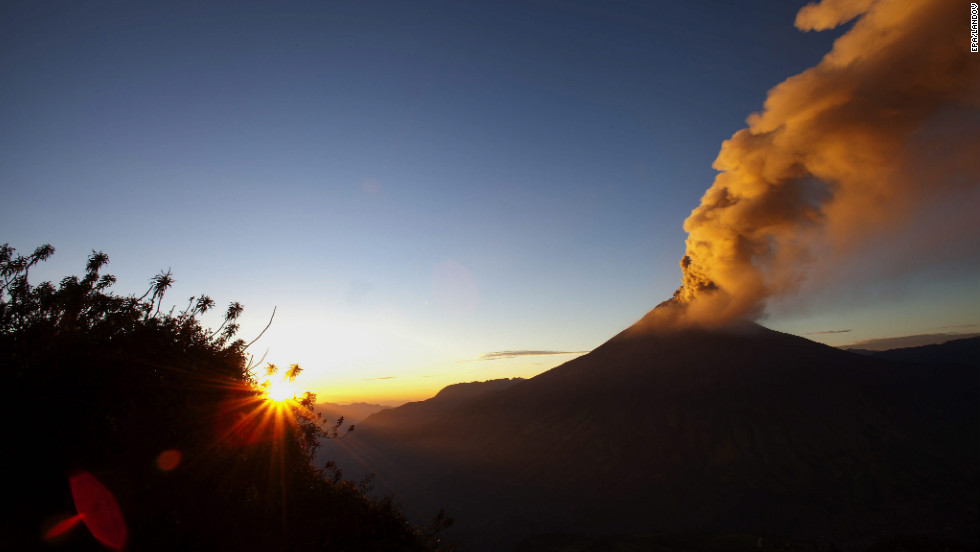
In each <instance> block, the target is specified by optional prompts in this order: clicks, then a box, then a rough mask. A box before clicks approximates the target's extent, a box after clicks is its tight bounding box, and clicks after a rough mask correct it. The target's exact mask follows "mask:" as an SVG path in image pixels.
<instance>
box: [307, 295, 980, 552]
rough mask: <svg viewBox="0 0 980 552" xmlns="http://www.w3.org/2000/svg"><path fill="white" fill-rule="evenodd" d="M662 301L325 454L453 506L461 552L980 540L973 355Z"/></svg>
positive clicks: (415, 500)
mask: <svg viewBox="0 0 980 552" xmlns="http://www.w3.org/2000/svg"><path fill="white" fill-rule="evenodd" d="M655 312H656V310H655V311H651V314H648V315H647V316H646V317H644V319H642V320H640V321H639V322H638V323H637V324H635V325H633V326H632V327H630V328H628V329H626V330H625V331H623V332H621V333H620V334H618V335H616V336H615V337H613V338H612V339H610V340H609V341H607V342H606V343H604V344H603V345H601V346H600V347H598V348H596V349H595V350H593V351H592V352H590V353H588V354H586V355H584V356H581V357H579V358H577V359H574V360H572V361H570V362H567V363H565V364H563V365H561V366H558V367H556V368H553V369H551V370H549V371H547V372H544V373H542V374H540V375H538V376H536V377H534V378H531V379H528V380H503V381H497V382H485V383H482V384H464V385H468V386H470V387H469V388H468V391H467V392H466V393H462V392H460V388H459V386H454V387H456V389H453V388H452V387H451V388H447V389H446V390H444V392H442V393H440V395H437V396H436V397H434V398H433V399H430V400H428V401H423V402H419V403H409V404H407V405H404V406H401V407H398V408H394V409H390V410H385V411H382V412H379V413H377V414H374V415H373V416H371V417H370V418H368V419H367V420H366V421H364V422H363V423H362V424H360V425H358V426H357V431H355V432H354V433H353V434H351V436H350V437H349V438H346V439H343V440H340V441H334V442H331V443H329V446H327V447H325V449H324V452H323V453H324V454H325V455H326V456H328V457H330V458H331V459H334V460H335V461H336V462H337V463H338V464H339V465H340V466H342V467H344V468H345V469H346V470H347V472H346V473H347V474H348V475H355V476H356V475H358V474H360V473H365V472H371V473H374V474H376V478H375V486H376V489H377V490H378V491H379V492H382V493H391V494H394V495H395V497H396V499H398V500H399V501H400V502H401V503H402V504H403V505H404V506H405V508H406V510H407V511H408V512H409V513H410V514H411V513H416V514H417V515H419V516H420V517H423V516H426V515H431V514H433V513H434V512H436V511H437V510H438V509H439V508H441V507H444V508H445V509H446V510H447V512H448V513H449V514H450V515H451V516H453V517H455V518H456V520H457V522H456V524H455V526H454V527H453V528H452V530H451V531H450V532H449V537H450V538H452V539H455V540H458V541H459V542H461V543H462V544H463V545H464V549H466V550H506V549H512V548H513V547H514V546H516V545H517V544H518V543H519V542H520V541H521V540H522V539H525V538H527V537H529V536H532V535H541V534H546V533H561V532H564V533H568V532H574V533H580V534H585V535H625V534H637V533H645V534H651V533H657V532H670V533H685V534H741V535H756V536H759V537H760V538H762V537H765V538H770V537H774V536H779V537H780V538H788V539H791V540H793V541H794V542H811V543H824V544H827V545H828V546H842V547H844V548H849V547H850V548H864V547H867V546H870V545H872V544H874V543H876V542H880V541H883V540H887V539H889V538H895V537H898V536H901V535H912V536H922V537H923V538H930V539H939V540H942V541H943V542H964V543H967V544H974V545H975V544H976V540H977V535H978V534H980V533H978V532H977V528H978V519H980V504H978V501H977V497H978V496H980V441H978V439H977V437H978V435H980V408H978V406H980V373H978V369H977V365H976V364H973V365H964V364H921V363H916V364H912V363H903V362H895V361H888V360H882V359H879V358H873V357H869V356H862V355H858V354H854V353H850V352H847V351H843V350H839V349H835V348H832V347H828V346H825V345H822V344H818V343H814V342H812V341H809V340H806V339H804V338H800V337H796V336H793V335H788V334H784V333H779V332H776V331H772V330H769V329H766V328H764V327H762V326H759V325H757V324H754V323H751V322H736V323H730V324H727V325H725V326H721V327H714V328H705V327H696V326H692V327H686V328H682V329H670V328H665V327H663V326H662V325H660V326H658V325H657V324H654V323H652V322H651V321H652V320H653V313H655ZM978 343H980V342H974V343H973V345H972V346H973V347H974V348H977V349H978V352H980V344H978ZM974 358H980V355H977V356H975V357H974ZM529 542H531V541H525V543H524V544H525V548H524V549H532V548H527V546H530V545H529V544H528V543H529ZM759 542H760V543H761V542H762V541H759ZM753 543H755V541H754V540H753ZM667 549H670V548H667Z"/></svg>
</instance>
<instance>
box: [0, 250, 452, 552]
mask: <svg viewBox="0 0 980 552" xmlns="http://www.w3.org/2000/svg"><path fill="white" fill-rule="evenodd" d="M53 252H54V249H53V248H52V247H51V246H49V245H45V246H42V247H39V248H37V249H36V250H35V251H34V252H33V253H32V254H30V255H27V256H23V255H17V254H16V252H15V251H14V249H13V248H11V247H9V246H8V245H6V244H5V245H3V246H2V249H0V363H2V365H0V368H2V370H3V374H4V376H5V378H6V382H7V389H8V400H7V401H5V403H4V404H5V405H6V408H5V409H4V410H5V411H6V416H5V422H6V426H7V427H8V428H9V430H8V435H7V439H5V443H4V445H5V446H4V448H5V453H4V456H5V457H6V459H5V460H4V463H5V464H6V465H5V466H4V474H5V475H6V477H7V480H8V484H7V485H6V486H7V487H8V488H10V489H14V488H20V489H21V490H18V491H13V492H11V493H7V492H6V491H5V495H6V496H5V498H4V500H5V502H6V503H7V504H6V505H5V512H6V513H5V515H4V516H3V525H4V530H3V534H2V535H0V548H2V549H28V548H34V547H37V546H40V545H42V543H46V544H47V545H50V546H52V547H54V549H58V548H70V549H88V548H91V549H101V548H102V545H100V544H99V543H98V542H97V541H96V540H95V538H93V537H92V536H91V534H90V533H89V532H88V531H86V529H85V527H84V526H82V525H81V524H80V525H78V526H75V527H74V528H73V529H71V530H69V531H67V532H66V533H64V534H63V535H61V536H58V537H50V538H49V537H46V536H45V535H46V533H49V532H50V529H51V527H52V526H54V525H55V524H56V523H57V522H58V521H60V520H62V519H64V518H67V517H69V516H72V515H74V514H75V513H76V509H75V504H74V503H73V499H72V494H71V489H70V487H69V483H68V481H69V477H70V476H71V475H72V474H75V473H79V472H87V473H90V474H92V475H93V476H94V477H95V478H96V479H97V480H98V481H100V482H101V483H102V484H103V485H104V486H105V487H106V488H107V489H109V491H110V492H111V493H112V494H113V495H114V497H115V499H116V501H117V502H118V505H119V509H120V510H121V512H122V515H123V518H124V520H125V523H126V527H127V529H128V536H129V539H128V541H129V542H128V545H127V547H126V548H127V549H133V550H145V549H159V550H163V549H166V550H188V549H193V550H197V549H214V550H298V549H304V550H317V549H321V550H327V549H329V550H434V549H437V548H438V540H437V539H436V538H435V535H434V533H433V532H425V531H421V530H419V529H417V528H414V527H412V526H410V525H409V524H408V523H407V522H406V520H405V517H404V516H403V515H402V513H401V512H400V511H399V510H398V508H396V507H395V506H394V505H393V504H392V502H391V501H390V500H388V499H371V498H369V497H368V496H367V494H366V492H365V491H366V489H365V488H363V486H359V485H356V484H353V483H350V482H346V481H343V480H342V479H340V478H339V477H332V473H331V472H330V471H329V470H319V469H317V468H315V467H314V466H313V464H312V459H313V455H314V453H315V450H316V447H317V445H318V442H319V439H320V438H321V437H324V436H329V432H330V431H331V429H330V427H329V425H328V426H327V427H324V422H323V421H322V420H320V419H319V418H318V417H316V416H315V415H313V414H312V405H313V404H314V400H315V397H314V396H313V395H312V394H307V395H306V396H304V397H302V398H301V399H299V400H297V401H290V402H287V403H283V405H281V406H279V407H276V406H274V404H273V403H272V402H271V401H268V400H266V399H265V398H264V396H263V393H262V389H261V387H260V385H259V383H258V378H257V376H256V368H257V366H256V365H255V363H254V359H252V358H251V357H250V356H249V355H248V354H247V353H246V348H247V346H246V344H245V343H244V342H243V341H242V340H240V339H235V334H236V332H237V329H238V326H237V324H236V320H237V319H238V317H239V316H240V315H241V313H242V306H241V305H240V304H238V303H232V304H231V305H230V306H229V308H228V310H227V311H226V313H225V319H224V322H223V323H222V324H221V326H220V327H219V328H217V329H216V330H209V329H207V328H204V327H202V326H201V324H200V322H199V320H198V317H199V316H200V315H202V314H204V313H205V312H207V311H208V310H210V309H212V308H213V307H214V301H212V300H211V299H210V298H208V297H207V296H201V297H192V298H190V300H189V301H188V303H187V306H186V308H184V309H183V310H182V311H180V312H177V313H175V312H174V310H175V309H170V310H164V309H162V305H163V297H164V294H165V292H166V291H167V289H168V288H169V287H170V286H171V284H172V283H173V277H172V276H171V274H170V272H169V271H168V272H164V273H161V274H159V275H157V276H155V277H154V278H152V279H151V284H150V287H149V289H148V290H147V292H146V293H145V294H144V295H143V296H141V297H135V296H119V295H115V294H113V293H111V292H110V291H109V287H110V286H111V285H112V284H113V283H114V282H115V278H114V277H113V276H110V275H102V274H100V271H101V269H102V268H103V267H104V266H105V265H106V263H107V262H108V256H106V255H105V254H104V253H101V252H95V251H93V253H92V255H91V256H90V257H89V260H88V264H87V266H86V270H85V273H84V275H83V276H81V277H77V276H70V277H66V278H64V279H62V280H61V282H60V283H59V285H58V286H54V285H52V284H51V283H48V282H45V283H41V284H38V285H36V286H32V285H31V284H30V282H29V279H28V276H29V273H30V270H31V268H32V267H34V266H35V265H37V263H39V262H41V261H44V260H45V259H47V258H48V257H50V256H51V255H52V254H53ZM266 369H267V370H268V371H269V372H273V371H274V367H271V366H269V367H267V368H266ZM298 372H299V369H298V367H296V366H294V367H293V368H292V369H291V370H290V371H289V372H287V373H286V376H287V377H290V376H292V377H295V375H296V374H297V373H298ZM334 429H335V428H334ZM334 434H335V433H334ZM9 482H13V483H9Z"/></svg>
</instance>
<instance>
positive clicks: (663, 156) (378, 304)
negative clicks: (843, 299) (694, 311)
mask: <svg viewBox="0 0 980 552" xmlns="http://www.w3.org/2000/svg"><path fill="white" fill-rule="evenodd" d="M802 5H803V2H787V1H783V0H779V1H757V2H674V3H666V2H639V1H638V2H516V1H515V2H401V1H398V2H352V1H351V2H310V3H304V2H274V3H273V2H267V3H247V2H226V3H218V2H209V3H201V2H158V3H151V2H137V3H122V2H112V3H106V2H19V3H11V2H8V3H5V4H4V6H3V7H2V8H0V126H2V129H3V132H0V186H2V197H3V200H2V202H0V230H2V232H0V234H2V235H0V241H5V242H10V244H11V245H13V246H15V247H17V248H18V250H20V251H21V252H27V251H29V250H30V249H32V248H33V247H35V246H36V245H38V244H41V243H51V244H52V245H54V246H55V247H56V249H57V250H58V253H57V254H56V255H55V257H54V258H53V259H52V260H50V261H49V262H48V263H47V267H46V268H45V271H44V272H42V273H41V276H42V277H46V278H50V279H58V278H60V277H61V276H63V275H65V274H68V273H77V272H80V271H81V269H82V268H83V266H84V260H85V256H86V255H87V254H88V252H89V251H90V250H92V249H99V250H103V251H105V252H106V253H108V254H109V255H110V258H111V259H112V262H111V264H110V272H112V273H114V274H116V275H117V276H118V277H119V279H120V282H119V284H118V286H117V291H119V292H122V293H127V292H139V293H142V291H143V290H144V289H145V287H146V285H147V280H148V278H149V277H150V276H152V275H154V274H155V273H157V272H158V271H159V270H160V269H165V268H168V267H169V268H172V269H173V271H174V274H175V276H176V278H177V284H176V285H175V287H174V288H173V290H172V291H171V293H170V295H169V296H168V297H169V298H170V299H171V300H172V301H173V302H174V303H180V304H183V301H184V299H186V297H188V296H190V295H194V294H198V293H201V292H207V293H209V294H210V295H211V296H212V297H214V298H215V299H216V300H217V301H218V302H219V303H221V304H226V303H227V302H230V301H232V300H239V301H241V302H243V303H244V304H245V305H246V316H245V320H244V324H243V333H244V334H246V336H251V335H254V334H255V333H257V332H258V330H260V329H261V327H262V326H264V325H265V322H266V321H267V318H268V316H269V314H270V313H271V310H272V306H273V305H278V306H279V311H278V314H277V318H276V322H275V324H274V325H273V327H272V329H270V331H269V333H268V334H267V336H266V338H265V339H264V341H263V342H262V343H260V345H261V347H257V348H258V349H259V350H258V352H259V353H260V354H261V352H262V351H263V350H264V348H265V347H269V348H271V350H270V353H269V354H270V359H272V360H273V361H275V362H277V363H283V364H285V363H291V362H299V363H300V364H301V365H302V366H304V367H305V368H306V369H307V376H306V377H307V378H308V381H309V383H310V385H312V386H313V387H315V388H316V389H317V390H318V391H320V394H321V396H322V397H323V398H334V399H338V400H346V399H354V398H367V399H379V400H382V399H383V400H401V399H405V398H418V397H421V396H425V395H426V394H427V393H429V390H434V389H436V388H438V387H439V386H441V385H445V384H446V383H452V382H454V381H469V380H474V379H487V378H490V377H505V376H518V375H522V376H528V375H533V374H534V373H536V372H539V371H541V370H544V369H546V368H549V367H551V366H553V365H555V364H557V363H558V362H560V361H562V360H565V359H567V358H569V357H568V356H567V355H565V356H561V355H557V356H525V357H515V358H513V359H511V360H495V361H478V360H477V359H479V357H480V355H482V354H485V353H489V352H494V351H503V350H554V351H583V350H588V349H591V348H593V347H595V346H597V345H599V344H600V343H601V342H602V341H604V340H605V339H607V338H609V337H611V336H612V335H613V334H615V333H616V332H618V331H619V330H621V329H623V328H624V327H626V326H627V325H629V324H630V323H632V322H633V321H635V320H636V319H637V318H639V317H640V316H642V315H643V314H644V313H645V312H646V311H647V310H649V309H650V308H652V307H654V306H655V305H656V304H657V303H658V302H660V301H662V300H663V299H666V298H667V297H669V296H670V294H671V293H672V292H673V290H674V289H675V288H676V287H677V285H678V283H679V275H680V272H679V269H678V267H677V262H678V260H679V258H680V257H681V255H682V254H683V252H684V237H685V234H684V232H683V229H682V224H683V221H684V219H685V218H686V217H687V215H688V214H690V211H691V209H692V208H694V207H695V206H696V205H697V203H698V200H699V198H700V196H701V194H702V193H703V192H704V190H705V189H706V188H707V187H708V186H709V185H710V183H711V181H712V179H713V178H714V175H715V171H714V170H713V169H712V168H711V163H712V161H713V160H714V158H715V156H716V155H717V153H718V150H719V146H720V144H721V142H722V141H723V140H725V139H727V138H729V137H730V136H731V135H732V134H733V133H734V132H735V131H737V130H739V129H740V128H743V127H744V126H745V117H746V116H748V115H749V114H750V113H752V112H753V111H758V110H759V109H760V108H761V106H762V102H763V101H764V99H765V96H766V91H767V90H768V89H769V88H771V87H772V86H774V85H775V84H777V83H779V82H780V81H782V80H783V79H785V78H786V77H788V76H790V75H793V74H795V73H798V72H800V71H802V70H804V69H806V68H807V67H810V66H812V65H814V64H815V63H817V62H818V61H819V60H820V58H821V57H822V56H823V54H825V53H826V52H827V51H828V50H829V49H830V47H831V43H832V41H833V39H834V38H835V37H836V36H839V35H840V33H841V31H833V32H824V33H812V32H811V33H801V32H799V31H798V30H797V29H795V28H794V27H793V19H794V16H795V13H796V11H797V10H798V9H799V7H801V6H802ZM916 277H917V276H915V275H912V276H910V277H909V278H911V279H906V280H904V281H903V283H901V284H896V286H897V287H895V290H893V292H892V294H891V295H889V294H888V293H887V292H883V293H884V295H883V297H880V298H878V299H879V300H877V301H876V300H866V301H863V302H860V301H859V302H858V304H857V305H856V306H855V305H853V304H852V305H851V306H850V307H849V308H843V307H842V306H841V305H830V306H827V307H825V308H823V309H814V308H813V307H807V308H806V309H804V310H803V311H800V310H799V309H798V310H796V311H793V312H790V313H789V314H784V315H783V316H782V317H781V318H778V319H774V320H773V324H770V325H774V327H779V324H780V323H782V324H783V325H784V326H785V327H786V328H788V329H790V330H792V331H795V332H797V333H807V332H811V331H813V332H816V331H821V330H827V329H834V328H839V327H848V328H849V329H851V328H852V327H854V332H853V333H851V334H850V335H849V336H848V337H850V338H851V340H852V341H853V340H855V339H867V338H873V337H886V336H890V335H901V334H902V333H903V332H904V333H929V332H932V331H939V330H936V328H939V327H940V326H942V325H943V324H946V323H947V322H948V325H959V324H973V323H975V322H976V314H975V312H976V311H975V309H974V310H973V312H974V314H973V315H968V314H965V313H966V312H968V311H967V310H964V309H963V308H962V305H960V308H959V310H957V308H956V307H954V306H952V305H953V304H954V303H957V302H958V303H962V297H963V293H967V292H966V291H963V290H968V292H969V293H972V295H968V297H969V301H973V303H972V304H973V306H976V300H977V297H978V294H977V290H976V289H974V288H976V286H975V285H972V284H971V282H974V281H975V280H976V279H975V278H971V279H969V280H963V279H962V278H959V279H957V278H955V277H952V276H951V277H950V280H949V281H950V282H953V284H955V285H959V286H961V287H962V288H963V289H962V290H960V291H959V292H958V294H956V295H955V297H958V298H959V301H954V300H953V299H952V297H953V295H951V296H950V297H951V298H950V299H944V300H943V301H945V302H944V303H942V304H941V305H940V304H939V303H936V304H935V305H934V309H935V310H936V313H935V315H934V316H932V318H929V322H928V323H923V322H922V321H921V320H920V321H919V322H918V323H917V324H918V326H916V325H914V324H912V325H909V324H906V326H894V323H895V320H894V319H895V315H894V313H892V312H891V311H890V310H888V309H892V310H894V309H895V308H898V307H901V305H903V303H902V301H911V300H912V299H910V298H909V297H911V296H913V295H914V293H910V292H909V291H908V290H909V289H911V288H913V287H914V285H913V284H914V282H915V281H917V280H916V279H915V278H916ZM953 284H950V285H953ZM964 286H965V287H964ZM971 286H972V287H971ZM886 288H887V286H886ZM877 289H881V288H880V287H879V288H877ZM969 301H968V302H967V304H968V305H969V304H970V303H969ZM934 302H935V301H934ZM896 305H898V307H896ZM909 305H911V303H909ZM908 308H912V307H909V306H907V307H906V309H908ZM876 313H877V314H876ZM882 313H886V314H882ZM920 314H921V313H920ZM919 318H921V316H919ZM933 318H934V319H935V320H933ZM886 320H890V322H889V323H890V324H892V326H888V325H887V324H885V321H886ZM781 321H782V322H781ZM828 325H832V326H833V328H830V327H828ZM973 329H974V330H975V329H976V328H975V327H974V328H973ZM826 335H827V336H828V337H827V339H830V336H831V335H832V334H826ZM811 337H816V336H811ZM827 339H825V340H827ZM839 342H846V341H839ZM378 378H386V379H378ZM354 388H359V389H360V391H358V393H360V395H358V396H354V392H353V391H350V392H348V391H342V390H347V389H354ZM429 394H431V393H429Z"/></svg>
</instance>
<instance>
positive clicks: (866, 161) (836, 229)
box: [661, 0, 980, 323]
mask: <svg viewBox="0 0 980 552" xmlns="http://www.w3.org/2000/svg"><path fill="white" fill-rule="evenodd" d="M855 18H857V20H856V21H855V22H854V23H853V27H852V28H851V29H850V30H849V31H848V32H847V33H845V34H844V35H843V36H841V37H840V38H839V39H838V40H837V41H836V42H835V43H834V47H833V49H832V51H831V52H830V53H829V54H827V55H826V56H825V57H824V58H823V60H822V61H821V62H820V63H819V64H818V65H816V66H815V67H812V68H810V69H808V70H806V71H804V72H803V73H800V74H798V75H795V76H793V77H790V78H788V79H787V80H785V81H784V82H782V83H780V84H779V85H777V86H776V87H775V88H773V89H771V90H770V91H769V94H768V98H767V99H766V101H765V104H764V108H763V110H762V112H761V113H755V114H752V115H751V116H750V117H749V118H748V120H747V123H748V128H746V129H743V130H740V131H738V132H737V133H735V135H734V136H732V137H731V139H729V140H727V141H725V142H724V143H723V144H722V147H721V152H720V153H719V155H718V158H717V160H716V161H715V163H714V168H715V169H717V170H718V171H720V174H719V175H718V176H717V177H716V178H715V181H714V183H713V185H712V186H711V188H710V189H708V191H707V192H706V193H705V194H704V197H703V198H702V199H701V204H700V206H699V207H697V208H696V209H695V210H694V211H693V212H692V213H691V216H690V217H689V218H688V219H687V220H686V221H685V223H684V229H685V230H686V231H687V232H688V238H687V252H686V255H685V256H684V258H683V260H682V261H681V268H682V270H683V285H682V286H681V287H680V288H679V289H678V290H677V291H676V292H675V294H674V298H673V299H672V300H671V301H669V302H668V303H669V304H670V305H673V306H675V307H677V306H684V307H685V308H683V309H679V308H674V309H661V310H662V311H671V312H673V313H674V314H681V313H683V315H684V316H686V317H688V318H691V319H693V320H695V321H698V322H702V323H711V322H721V321H725V320H729V319H732V318H753V317H757V316H759V315H760V314H761V313H762V312H763V310H764V308H765V304H766V300H767V299H769V298H772V297H777V296H781V295H785V294H788V293H791V292H793V291H795V290H796V289H797V288H798V286H799V285H800V283H801V282H802V281H803V280H804V278H805V276H806V271H807V269H808V267H809V266H812V264H813V263H814V262H816V261H820V262H824V260H825V259H829V258H841V256H842V255H846V254H847V252H849V251H854V249H855V247H857V246H859V245H860V244H861V243H862V242H866V240H868V239H870V238H872V237H874V236H875V234H876V233H882V232H885V233H892V232H896V231H898V230H900V229H902V228H906V229H907V226H908V225H909V224H916V217H915V213H917V212H919V211H920V210H923V209H928V208H929V206H930V205H936V204H938V203H941V202H943V201H949V198H950V197H956V196H957V195H958V196H961V197H963V198H968V199H970V200H971V201H972V202H974V203H975V201H976V199H975V198H976V190H977V189H978V187H980V155H978V154H980V57H977V56H976V55H973V56H971V54H970V51H969V50H970V42H969V41H970V37H969V6H968V4H966V3H963V2H957V1H947V0H878V1H875V0H824V1H823V2H821V3H819V4H810V5H808V6H806V7H804V8H803V9H801V10H800V12H799V13H798V14H797V18H796V26H797V28H799V29H800V30H803V31H811V30H814V31H820V30H824V29H831V28H833V27H835V26H837V25H840V24H843V23H846V22H849V21H851V20H854V19H855ZM920 223H921V221H920ZM665 314H666V312H665Z"/></svg>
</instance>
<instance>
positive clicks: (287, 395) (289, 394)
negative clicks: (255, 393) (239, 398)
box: [265, 379, 299, 402]
mask: <svg viewBox="0 0 980 552" xmlns="http://www.w3.org/2000/svg"><path fill="white" fill-rule="evenodd" d="M298 392H299V391H298V390H297V389H296V386H295V385H293V382H291V381H287V380H285V379H284V380H280V381H273V382H269V387H267V388H266V389H265V396H266V398H267V399H268V400H270V401H275V402H283V401H288V400H292V399H294V398H296V394H297V393H298Z"/></svg>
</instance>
